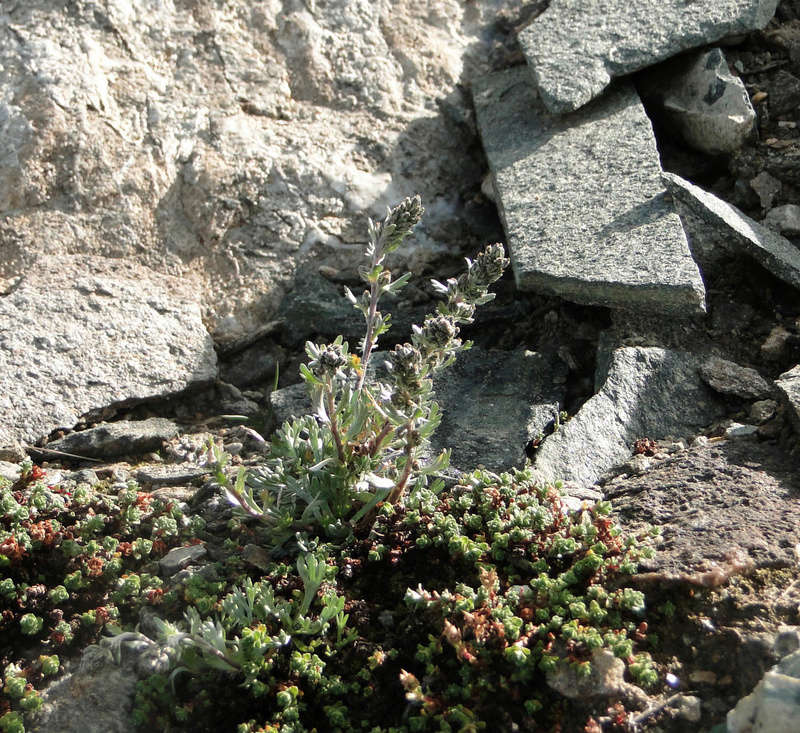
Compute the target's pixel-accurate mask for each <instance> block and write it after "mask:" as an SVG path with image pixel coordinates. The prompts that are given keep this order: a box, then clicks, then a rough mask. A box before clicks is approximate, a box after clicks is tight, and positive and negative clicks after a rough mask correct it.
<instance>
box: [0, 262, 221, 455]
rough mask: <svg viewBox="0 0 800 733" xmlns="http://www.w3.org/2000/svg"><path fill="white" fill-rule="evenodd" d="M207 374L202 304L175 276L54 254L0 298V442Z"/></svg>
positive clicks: (205, 378)
mask: <svg viewBox="0 0 800 733" xmlns="http://www.w3.org/2000/svg"><path fill="white" fill-rule="evenodd" d="M215 376H216V354H215V352H214V344H213V342H212V340H211V337H210V336H209V334H208V332H207V331H206V329H205V327H204V325H203V321H202V319H201V314H200V307H199V306H198V304H197V303H196V302H194V300H193V299H191V297H189V296H187V294H186V292H185V285H184V284H183V283H181V282H180V281H178V280H177V279H175V278H166V277H158V278H156V277H155V276H154V275H153V273H151V272H149V271H148V270H146V269H145V268H142V267H140V266H137V265H134V264H132V263H126V262H121V261H119V260H109V259H105V258H102V257H81V256H73V257H52V258H48V259H47V260H46V261H45V262H44V263H42V264H40V265H39V266H38V267H37V269H36V270H34V271H32V272H30V273H29V274H27V275H26V276H25V277H24V278H23V279H22V280H21V281H20V282H19V283H18V285H17V286H16V288H15V289H14V290H13V292H11V293H10V294H8V295H6V296H4V297H0V395H2V396H1V397H0V412H2V414H3V424H2V425H1V426H0V445H7V444H10V443H13V441H14V440H19V441H23V442H29V443H33V442H35V441H37V440H39V439H40V438H42V437H45V436H47V434H48V433H50V432H51V431H52V430H54V429H56V428H60V427H72V426H73V425H75V423H77V422H78V420H79V418H80V417H81V416H83V415H85V414H86V413H89V412H91V411H93V410H99V409H101V408H105V407H107V406H109V405H114V404H119V403H124V402H135V401H139V400H144V399H148V398H152V397H159V396H167V395H170V394H174V393H176V392H180V391H181V390H184V389H186V388H187V387H190V386H192V385H196V384H202V383H207V382H209V381H210V380H212V379H214V377H215Z"/></svg>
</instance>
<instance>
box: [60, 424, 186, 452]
mask: <svg viewBox="0 0 800 733" xmlns="http://www.w3.org/2000/svg"><path fill="white" fill-rule="evenodd" d="M179 432H180V430H179V428H178V426H177V425H176V424H175V423H174V422H172V421H171V420H167V419H165V418H163V417H151V418H149V419H147V420H134V421H129V420H120V421H118V422H110V423H101V424H100V425H96V426H95V427H93V428H89V429H88V430H81V431H79V432H77V433H70V434H69V435H66V436H64V437H63V438H59V439H58V440H52V441H50V442H49V443H47V445H46V446H45V447H46V448H48V449H50V450H54V451H61V452H63V453H69V454H71V455H75V456H86V457H87V458H106V459H110V458H117V457H119V456H125V455H137V454H141V453H149V452H150V451H155V450H158V449H159V448H161V446H162V444H163V443H165V442H166V441H168V440H170V439H171V438H174V437H176V436H177V435H178V433H179Z"/></svg>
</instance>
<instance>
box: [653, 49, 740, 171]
mask: <svg viewBox="0 0 800 733" xmlns="http://www.w3.org/2000/svg"><path fill="white" fill-rule="evenodd" d="M637 88H638V89H639V93H640V94H641V95H642V97H643V98H644V99H645V100H646V101H649V100H651V99H652V100H653V101H655V102H657V103H658V105H659V106H660V107H661V108H662V109H663V110H664V112H665V113H666V116H667V118H668V120H669V121H670V122H671V123H672V124H673V125H675V127H676V128H677V129H678V130H679V131H680V132H681V134H682V135H683V138H684V140H686V142H687V143H689V145H691V146H692V147H694V148H697V149H698V150H702V151H704V152H706V153H711V154H712V155H715V154H719V153H732V152H733V151H735V150H738V149H739V148H740V147H741V146H742V143H743V142H744V141H745V140H746V139H747V136H748V135H749V134H750V133H751V131H752V129H753V123H754V122H755V119H756V113H755V111H754V110H753V105H752V104H750V97H749V96H748V95H747V90H746V89H745V88H744V83H743V82H742V80H741V79H740V78H739V77H737V76H734V75H733V74H731V72H730V69H729V68H728V64H727V62H726V61H725V56H724V54H723V53H722V51H721V49H719V48H712V49H711V50H710V51H705V52H703V53H699V54H693V55H691V56H689V57H688V58H679V59H676V60H675V61H671V62H667V63H665V64H664V65H663V66H662V67H661V68H659V69H658V71H657V72H654V73H652V74H645V75H642V77H641V78H640V79H639V80H638V81H637Z"/></svg>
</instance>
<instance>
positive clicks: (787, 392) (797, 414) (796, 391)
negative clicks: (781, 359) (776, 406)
mask: <svg viewBox="0 0 800 733" xmlns="http://www.w3.org/2000/svg"><path fill="white" fill-rule="evenodd" d="M775 386H776V387H777V388H778V389H779V390H780V392H781V394H782V395H783V397H784V399H785V400H786V402H787V404H788V405H789V415H790V416H791V418H792V422H793V423H794V426H795V430H796V431H797V433H798V434H800V365H798V366H796V367H794V369H790V370H789V371H788V372H784V373H783V374H781V376H780V377H778V379H776V380H775Z"/></svg>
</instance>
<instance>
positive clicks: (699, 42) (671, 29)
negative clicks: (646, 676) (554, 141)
mask: <svg viewBox="0 0 800 733" xmlns="http://www.w3.org/2000/svg"><path fill="white" fill-rule="evenodd" d="M777 4H778V0H690V1H689V2H687V0H636V1H635V2H630V1H629V0H599V1H593V2H588V1H587V0H552V2H551V3H550V7H549V8H548V9H547V10H546V11H545V12H544V13H542V14H541V15H540V16H539V17H538V18H536V19H535V20H534V21H533V23H531V25H529V26H528V27H527V28H525V29H524V30H523V31H521V32H520V34H519V42H520V46H521V47H522V52H523V53H524V54H525V58H526V59H527V61H528V64H529V66H530V68H531V71H532V73H533V77H534V79H535V82H536V84H538V86H539V89H540V91H541V93H542V99H543V100H544V103H545V105H546V106H547V108H548V109H549V110H550V111H551V112H556V113H563V112H570V111H572V110H575V109H578V108H579V107H581V106H582V105H584V104H586V103H587V102H589V101H591V100H592V99H594V98H595V97H597V96H598V95H599V94H600V93H601V92H602V91H603V90H604V89H605V88H606V87H607V86H608V85H609V83H610V82H611V80H612V79H613V78H614V77H617V76H622V75H624V74H630V73H632V72H634V71H638V70H639V69H643V68H645V67H647V66H651V65H652V64H655V63H657V62H659V61H663V60H664V59H668V58H670V57H671V56H674V55H676V54H678V53H680V52H681V51H688V50H689V49H691V48H697V47H698V46H704V45H707V44H710V43H714V42H715V41H717V40H719V39H721V38H725V37H726V36H730V35H734V34H737V33H744V32H746V31H750V30H753V29H755V28H763V27H764V26H765V25H766V24H767V23H768V22H769V20H770V18H771V17H772V16H773V15H774V14H775V8H776V6H777Z"/></svg>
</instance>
